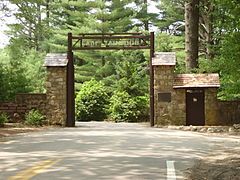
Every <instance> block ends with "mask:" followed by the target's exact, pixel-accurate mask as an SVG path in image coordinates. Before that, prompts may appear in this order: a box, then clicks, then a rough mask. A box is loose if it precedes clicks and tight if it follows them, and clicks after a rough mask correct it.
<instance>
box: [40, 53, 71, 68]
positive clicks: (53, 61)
mask: <svg viewBox="0 0 240 180" xmlns="http://www.w3.org/2000/svg"><path fill="white" fill-rule="evenodd" d="M67 63H68V59H67V54H66V53H48V54H47V55H46V57H45V59H44V64H43V66H45V67H50V66H51V67H64V66H67Z"/></svg>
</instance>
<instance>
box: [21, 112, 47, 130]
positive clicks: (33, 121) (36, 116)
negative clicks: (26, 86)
mask: <svg viewBox="0 0 240 180" xmlns="http://www.w3.org/2000/svg"><path fill="white" fill-rule="evenodd" d="M44 120H45V116H43V115H42V114H41V113H40V112H39V111H38V110H35V109H32V110H31V111H29V112H28V113H27V114H26V117H25V124H27V125H31V126H41V125H43V122H44Z"/></svg>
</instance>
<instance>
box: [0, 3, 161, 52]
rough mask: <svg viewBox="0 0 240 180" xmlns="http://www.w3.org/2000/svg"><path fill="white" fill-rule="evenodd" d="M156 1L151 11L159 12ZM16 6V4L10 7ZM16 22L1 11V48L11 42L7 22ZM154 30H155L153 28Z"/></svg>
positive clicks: (149, 8)
mask: <svg viewBox="0 0 240 180" xmlns="http://www.w3.org/2000/svg"><path fill="white" fill-rule="evenodd" d="M156 4H157V3H156V2H150V5H149V7H148V11H149V12H158V11H159V10H158V9H157V8H156ZM10 8H14V6H12V7H10ZM14 22H15V19H14V17H13V16H10V17H4V16H3V14H2V13H1V12H0V48H4V47H5V46H6V45H7V44H8V43H9V37H8V36H7V35H6V33H5V32H4V31H6V30H8V27H7V24H12V23H14ZM152 31H155V29H154V28H153V29H152Z"/></svg>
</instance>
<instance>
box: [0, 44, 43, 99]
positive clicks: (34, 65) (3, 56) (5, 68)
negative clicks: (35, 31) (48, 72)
mask: <svg viewBox="0 0 240 180" xmlns="http://www.w3.org/2000/svg"><path fill="white" fill-rule="evenodd" d="M43 55H44V54H43V53H38V52H36V51H35V50H28V51H25V52H24V51H23V50H20V49H19V48H18V47H16V46H15V45H13V46H9V47H8V48H5V49H4V50H2V51H0V62H1V63H0V83H1V86H0V90H1V91H0V92H1V93H0V101H8V100H13V99H14V98H15V95H16V93H28V92H43V91H44V81H45V71H44V68H43V67H42V64H43Z"/></svg>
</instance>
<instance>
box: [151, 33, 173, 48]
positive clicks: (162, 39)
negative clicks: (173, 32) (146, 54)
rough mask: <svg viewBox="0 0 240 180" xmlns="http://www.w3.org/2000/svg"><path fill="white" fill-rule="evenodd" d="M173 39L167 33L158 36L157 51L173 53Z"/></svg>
mask: <svg viewBox="0 0 240 180" xmlns="http://www.w3.org/2000/svg"><path fill="white" fill-rule="evenodd" d="M171 38H172V36H170V35H169V34H166V33H159V34H157V36H156V44H155V47H156V51H160V52H171V51H172V49H173V46H172V42H171Z"/></svg>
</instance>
